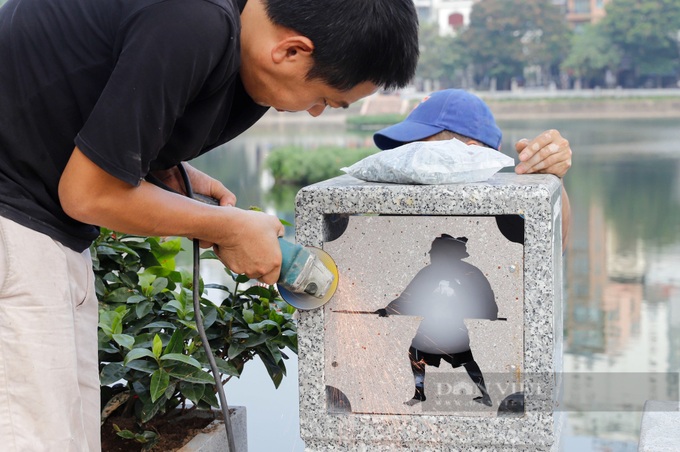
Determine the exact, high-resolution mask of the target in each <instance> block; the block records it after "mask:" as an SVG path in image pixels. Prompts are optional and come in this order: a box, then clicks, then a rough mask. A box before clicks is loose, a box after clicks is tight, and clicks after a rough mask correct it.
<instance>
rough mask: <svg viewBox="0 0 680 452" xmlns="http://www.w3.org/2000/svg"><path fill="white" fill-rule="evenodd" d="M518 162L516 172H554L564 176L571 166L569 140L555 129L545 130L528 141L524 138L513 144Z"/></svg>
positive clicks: (558, 175) (556, 174)
mask: <svg viewBox="0 0 680 452" xmlns="http://www.w3.org/2000/svg"><path fill="white" fill-rule="evenodd" d="M515 149H516V150H517V153H518V154H519V159H520V162H521V163H520V164H519V165H517V167H516V168H515V172H516V173H517V174H533V173H541V174H554V175H555V176H557V177H560V178H561V177H564V175H565V174H567V171H569V168H571V148H570V147H569V142H568V141H567V140H566V139H565V138H564V137H563V136H562V135H560V132H558V131H557V130H555V129H552V130H547V131H545V132H543V133H542V134H540V135H539V136H537V137H536V138H534V139H533V140H531V141H529V140H527V139H526V138H523V139H521V140H519V141H518V142H517V143H516V144H515Z"/></svg>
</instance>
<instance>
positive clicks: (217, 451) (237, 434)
mask: <svg viewBox="0 0 680 452" xmlns="http://www.w3.org/2000/svg"><path fill="white" fill-rule="evenodd" d="M229 410H230V414H231V431H232V433H233V434H234V447H235V448H236V450H235V451H231V452H248V428H247V413H246V407H244V406H231V407H229ZM197 413H200V411H199V412H197ZM225 450H229V443H228V441H227V432H226V430H225V428H224V422H222V421H221V420H215V421H213V422H212V423H211V424H210V425H208V426H207V427H206V428H205V429H203V431H202V432H201V433H199V434H197V435H196V436H195V437H194V438H193V439H192V440H191V441H189V442H188V443H187V444H185V445H184V446H183V447H181V448H180V449H179V450H178V451H177V452H224V451H225Z"/></svg>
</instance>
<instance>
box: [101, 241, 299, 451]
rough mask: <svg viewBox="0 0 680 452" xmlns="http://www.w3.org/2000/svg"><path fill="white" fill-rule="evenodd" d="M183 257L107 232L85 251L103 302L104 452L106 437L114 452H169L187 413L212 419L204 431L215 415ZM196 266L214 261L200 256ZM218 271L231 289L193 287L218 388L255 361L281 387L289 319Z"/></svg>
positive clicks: (276, 305)
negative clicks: (212, 295) (215, 298)
mask: <svg viewBox="0 0 680 452" xmlns="http://www.w3.org/2000/svg"><path fill="white" fill-rule="evenodd" d="M181 251H182V246H181V240H180V239H179V238H167V239H161V238H159V237H146V238H145V237H138V236H133V235H127V234H120V233H116V232H113V231H109V230H105V229H103V230H102V232H101V234H100V236H99V238H98V239H97V240H96V241H95V242H94V243H93V245H92V247H91V253H92V263H93V268H94V273H95V287H96V291H97V296H98V298H99V302H100V313H99V330H98V335H99V337H98V343H99V365H100V379H101V384H102V407H103V412H102V419H103V421H102V438H103V449H104V450H105V451H106V450H116V449H115V447H117V446H110V445H109V444H108V442H109V439H110V438H111V437H112V436H113V437H114V438H120V440H125V441H126V442H127V443H126V444H125V446H123V448H122V449H121V450H135V449H134V447H136V448H137V449H138V450H156V449H154V447H155V448H157V450H163V451H167V450H173V449H172V448H173V447H174V445H172V444H168V441H169V440H172V439H173V437H174V436H176V435H175V434H176V433H177V432H178V430H182V429H183V428H184V427H187V426H190V425H191V423H190V421H189V416H188V415H189V414H190V413H195V412H196V411H198V410H203V413H206V412H207V413H210V416H208V418H209V419H208V422H209V420H210V419H211V418H213V417H215V416H214V414H213V413H219V412H218V411H215V410H212V411H210V410H211V409H213V408H215V407H217V406H218V399H217V397H216V393H215V389H214V388H215V386H214V385H215V380H214V377H213V375H212V373H211V372H210V371H209V369H210V366H209V365H208V359H207V355H206V352H205V350H204V347H203V344H202V341H201V338H200V336H199V334H198V331H197V328H196V322H195V319H194V310H193V298H192V289H193V278H192V275H191V272H190V271H186V270H181V269H178V268H177V266H176V263H175V258H176V257H177V256H178V254H179V253H180V252H181ZM201 258H203V259H209V258H216V256H215V254H214V253H213V252H212V251H206V252H204V253H203V254H202V255H201ZM225 271H226V272H227V274H229V275H230V277H231V279H232V280H233V284H230V285H229V287H228V286H225V285H218V284H205V285H203V282H202V281H201V282H200V283H199V284H200V285H201V287H200V290H199V293H200V294H202V295H201V300H200V306H201V308H200V309H201V317H202V321H203V326H204V328H205V331H206V335H207V338H208V342H209V345H210V349H211V350H212V353H213V355H214V356H215V357H216V362H217V367H218V368H219V371H220V375H219V379H220V381H221V382H222V384H224V383H226V382H228V381H229V380H230V379H231V378H233V377H238V376H240V375H241V372H242V371H243V368H244V365H245V364H246V363H247V362H248V361H251V360H252V359H253V358H254V357H255V356H259V357H260V359H261V360H262V362H263V363H264V365H265V367H266V369H267V371H268V373H269V375H270V377H271V379H272V381H273V383H274V385H275V386H276V387H278V386H279V384H280V382H281V380H282V379H283V376H284V375H285V374H286V367H285V359H286V358H287V356H286V355H285V352H284V349H286V348H288V349H290V350H291V351H293V352H294V353H297V330H296V325H295V321H294V319H293V314H294V311H295V310H294V308H293V307H291V306H290V305H288V304H287V303H286V302H284V301H283V300H282V299H281V298H280V296H279V294H278V292H277V291H276V289H275V287H274V286H262V285H250V284H246V283H248V281H249V280H248V278H247V277H245V276H243V275H236V274H233V273H232V272H230V271H229V270H228V269H226V268H225ZM206 288H213V289H218V290H219V291H221V292H223V293H224V299H223V300H222V302H221V303H218V304H216V303H213V302H212V301H210V300H208V299H207V298H205V296H204V293H205V289H206ZM206 410H208V411H206ZM199 417H200V416H199ZM203 418H204V420H203V421H201V422H203V423H204V424H205V423H206V420H205V416H203ZM178 420H181V422H177V421H178ZM191 422H196V421H191ZM165 424H171V425H172V426H171V427H170V431H171V432H172V434H170V433H164V430H163V429H164V428H165V427H164V425H165ZM114 433H115V435H114ZM117 440H118V439H117ZM135 444H137V446H135Z"/></svg>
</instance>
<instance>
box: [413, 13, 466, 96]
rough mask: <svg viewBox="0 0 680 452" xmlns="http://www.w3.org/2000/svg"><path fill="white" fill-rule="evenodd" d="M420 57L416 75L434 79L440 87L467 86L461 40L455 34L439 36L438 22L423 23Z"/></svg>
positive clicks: (420, 77) (420, 38) (420, 37)
mask: <svg viewBox="0 0 680 452" xmlns="http://www.w3.org/2000/svg"><path fill="white" fill-rule="evenodd" d="M419 35H420V36H419V41H420V59H419V60H418V68H417V70H416V75H417V77H418V78H419V79H421V80H424V79H429V80H432V81H434V82H436V83H438V85H439V86H440V88H442V89H443V88H459V87H463V88H465V87H466V86H465V80H464V73H465V68H466V67H467V62H466V55H465V52H464V50H463V49H462V48H461V45H460V40H459V39H457V38H455V37H453V36H439V29H438V27H437V25H436V24H427V23H426V24H421V26H420V33H419Z"/></svg>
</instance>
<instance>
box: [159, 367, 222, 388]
mask: <svg viewBox="0 0 680 452" xmlns="http://www.w3.org/2000/svg"><path fill="white" fill-rule="evenodd" d="M168 373H169V374H170V376H171V377H175V378H177V379H179V380H182V381H187V382H189V383H210V384H214V383H215V379H214V378H213V377H212V375H210V374H209V373H208V372H206V371H204V370H203V369H196V368H195V367H193V366H189V365H187V364H180V365H178V366H174V367H173V368H171V369H168Z"/></svg>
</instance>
